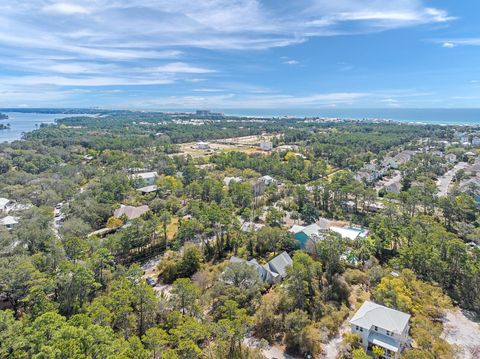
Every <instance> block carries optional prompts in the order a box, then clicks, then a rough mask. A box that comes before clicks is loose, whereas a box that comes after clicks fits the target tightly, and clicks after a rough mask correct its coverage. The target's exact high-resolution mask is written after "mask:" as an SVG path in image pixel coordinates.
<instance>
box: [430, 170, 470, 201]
mask: <svg viewBox="0 0 480 359" xmlns="http://www.w3.org/2000/svg"><path fill="white" fill-rule="evenodd" d="M467 166H468V163H467V162H459V163H457V164H456V165H455V167H453V168H452V169H451V170H450V171H448V172H447V173H445V174H444V175H443V176H442V177H440V178H439V179H438V180H437V188H438V195H439V196H446V195H447V194H448V189H449V188H450V184H451V183H452V180H453V177H455V174H456V173H457V172H458V171H460V170H461V169H462V170H464V169H465V168H467Z"/></svg>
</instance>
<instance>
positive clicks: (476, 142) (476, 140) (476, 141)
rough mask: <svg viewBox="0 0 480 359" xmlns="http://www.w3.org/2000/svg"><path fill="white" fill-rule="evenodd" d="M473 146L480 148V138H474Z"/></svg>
mask: <svg viewBox="0 0 480 359" xmlns="http://www.w3.org/2000/svg"><path fill="white" fill-rule="evenodd" d="M472 146H475V147H477V146H480V137H477V136H475V137H474V138H472Z"/></svg>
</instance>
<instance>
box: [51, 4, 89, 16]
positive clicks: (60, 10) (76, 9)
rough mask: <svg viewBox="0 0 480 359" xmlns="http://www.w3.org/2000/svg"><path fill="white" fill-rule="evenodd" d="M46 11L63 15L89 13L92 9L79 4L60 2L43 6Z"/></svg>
mask: <svg viewBox="0 0 480 359" xmlns="http://www.w3.org/2000/svg"><path fill="white" fill-rule="evenodd" d="M43 10H44V11H45V12H49V13H50V12H53V13H57V14H63V15H76V14H89V13H90V10H89V9H88V8H86V7H83V6H81V5H78V4H72V3H64V2H58V3H54V4H50V5H47V6H45V7H44V8H43Z"/></svg>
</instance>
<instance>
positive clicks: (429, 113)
mask: <svg viewBox="0 0 480 359" xmlns="http://www.w3.org/2000/svg"><path fill="white" fill-rule="evenodd" d="M160 111H162V110H160ZM163 111H188V112H195V109H176V110H165V109H164V110H163ZM211 111H212V112H222V113H224V114H226V115H241V116H262V117H283V116H294V117H317V116H318V117H324V118H342V119H355V120H362V119H383V120H393V121H400V122H416V123H425V124H445V125H469V126H472V125H479V126H480V108H478V109H477V108H475V109H474V108H469V109H403V108H384V109H368V108H367V109H341V108H326V109H277V110H275V109H211ZM4 113H6V114H7V115H8V116H9V119H7V120H0V121H1V123H4V124H7V123H9V124H10V126H11V128H10V129H8V130H0V143H1V142H5V141H6V142H12V141H15V140H19V139H21V138H22V134H23V133H25V132H29V131H33V130H35V129H37V128H38V127H40V125H41V124H42V123H46V124H51V123H55V119H58V118H62V117H67V116H68V117H72V116H92V114H77V115H65V114H43V113H21V112H4Z"/></svg>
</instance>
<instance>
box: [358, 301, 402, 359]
mask: <svg viewBox="0 0 480 359" xmlns="http://www.w3.org/2000/svg"><path fill="white" fill-rule="evenodd" d="M409 320H410V314H407V313H403V312H400V311H398V310H395V309H391V308H387V307H385V306H383V305H380V304H377V303H374V302H370V301H366V302H365V303H363V304H362V306H361V307H360V309H358V311H357V312H356V313H355V315H354V316H353V318H352V319H351V320H350V325H351V329H352V333H354V334H358V335H359V336H360V337H361V339H362V344H363V347H364V349H365V350H366V351H367V353H369V354H371V353H372V350H373V347H380V348H381V349H383V352H384V354H383V358H386V359H390V358H395V359H397V358H400V354H401V353H402V351H403V350H404V349H405V348H406V347H407V346H408V345H409V336H408V331H409V329H410V326H409Z"/></svg>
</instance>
